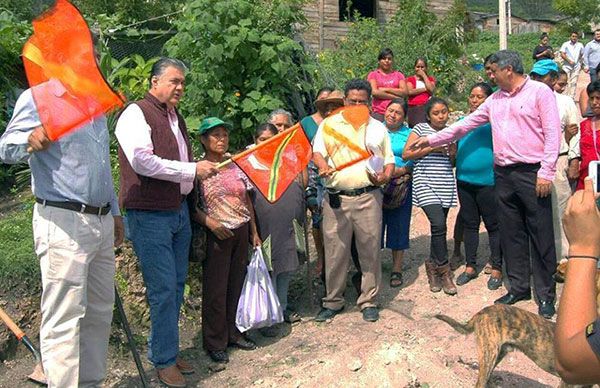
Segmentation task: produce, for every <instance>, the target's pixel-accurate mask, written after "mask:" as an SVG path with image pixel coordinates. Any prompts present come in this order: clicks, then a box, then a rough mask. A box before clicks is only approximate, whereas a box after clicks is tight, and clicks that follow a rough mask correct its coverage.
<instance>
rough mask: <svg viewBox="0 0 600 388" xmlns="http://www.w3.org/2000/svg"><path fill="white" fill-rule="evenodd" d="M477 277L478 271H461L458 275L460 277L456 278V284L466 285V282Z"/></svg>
mask: <svg viewBox="0 0 600 388" xmlns="http://www.w3.org/2000/svg"><path fill="white" fill-rule="evenodd" d="M476 277H477V272H473V273H468V272H467V271H465V272H463V273H461V274H460V275H458V277H457V278H456V285H457V286H464V285H465V284H467V283H469V282H470V281H471V280H473V279H475V278H476Z"/></svg>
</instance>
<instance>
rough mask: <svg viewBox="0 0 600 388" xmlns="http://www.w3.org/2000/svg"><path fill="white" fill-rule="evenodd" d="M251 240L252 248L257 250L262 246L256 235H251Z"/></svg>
mask: <svg viewBox="0 0 600 388" xmlns="http://www.w3.org/2000/svg"><path fill="white" fill-rule="evenodd" d="M250 237H251V238H252V241H251V243H252V246H253V247H255V248H259V247H260V246H261V245H262V241H261V239H260V236H259V235H258V233H254V234H252V236H250Z"/></svg>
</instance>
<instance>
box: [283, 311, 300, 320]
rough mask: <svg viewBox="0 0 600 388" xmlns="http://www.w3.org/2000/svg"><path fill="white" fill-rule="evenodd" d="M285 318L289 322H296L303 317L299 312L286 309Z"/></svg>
mask: <svg viewBox="0 0 600 388" xmlns="http://www.w3.org/2000/svg"><path fill="white" fill-rule="evenodd" d="M283 320H284V321H285V322H287V323H296V322H300V321H301V320H302V318H301V317H300V315H299V314H298V313H297V312H295V311H289V310H286V311H285V312H284V313H283Z"/></svg>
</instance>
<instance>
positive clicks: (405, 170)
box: [381, 98, 413, 287]
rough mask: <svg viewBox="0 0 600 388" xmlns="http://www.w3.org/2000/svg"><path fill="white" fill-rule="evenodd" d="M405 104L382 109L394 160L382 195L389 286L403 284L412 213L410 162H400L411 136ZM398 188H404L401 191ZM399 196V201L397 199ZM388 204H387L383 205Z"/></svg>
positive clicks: (395, 102) (393, 103)
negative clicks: (403, 266)
mask: <svg viewBox="0 0 600 388" xmlns="http://www.w3.org/2000/svg"><path fill="white" fill-rule="evenodd" d="M406 107H407V106H406V102H405V101H404V100H403V99H401V98H395V99H393V100H391V101H390V103H389V105H388V106H387V108H386V110H385V115H384V124H385V126H386V127H387V130H388V134H389V136H390V142H391V144H392V151H393V152H394V157H395V166H394V172H393V173H392V180H391V181H390V184H388V186H387V187H386V190H385V194H384V197H383V198H384V208H383V228H382V233H381V238H382V246H383V245H384V244H383V242H384V241H383V240H384V236H385V247H386V248H389V249H391V250H392V260H393V264H392V273H391V276H390V287H400V286H401V285H402V260H403V258H404V251H405V250H407V249H408V245H409V237H410V236H409V235H410V216H411V210H412V194H411V183H410V173H411V171H412V166H413V162H411V161H405V160H404V159H402V151H404V146H405V145H406V140H408V135H410V131H411V130H410V128H409V127H408V126H407V125H406V123H405V122H404V118H405V117H406ZM399 185H405V187H406V189H404V190H403V189H401V188H400V187H399ZM398 196H401V197H402V198H398ZM386 204H387V205H386Z"/></svg>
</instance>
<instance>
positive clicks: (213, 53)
mask: <svg viewBox="0 0 600 388" xmlns="http://www.w3.org/2000/svg"><path fill="white" fill-rule="evenodd" d="M206 55H207V56H208V57H209V58H211V59H217V60H218V59H221V56H222V55H223V46H222V45H221V44H213V45H211V46H210V47H209V48H208V50H206Z"/></svg>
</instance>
